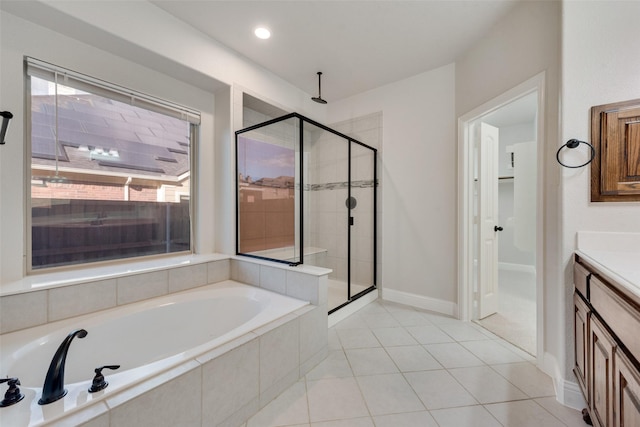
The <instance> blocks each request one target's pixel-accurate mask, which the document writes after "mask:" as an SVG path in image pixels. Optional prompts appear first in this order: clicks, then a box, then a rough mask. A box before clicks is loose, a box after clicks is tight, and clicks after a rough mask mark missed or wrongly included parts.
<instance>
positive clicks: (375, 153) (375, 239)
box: [235, 112, 378, 314]
mask: <svg viewBox="0 0 640 427" xmlns="http://www.w3.org/2000/svg"><path fill="white" fill-rule="evenodd" d="M292 118H297V119H298V120H299V127H298V132H299V135H298V137H299V141H298V144H299V153H298V154H299V156H300V158H299V170H298V171H297V172H298V173H299V184H298V185H299V188H298V196H299V201H298V203H299V206H298V210H299V230H298V232H299V242H298V244H299V246H300V254H299V256H298V261H294V262H290V261H287V260H281V259H277V258H269V257H265V256H260V255H255V254H250V253H243V252H240V191H239V188H240V181H239V164H238V137H239V136H240V135H241V134H243V133H246V132H250V131H254V130H256V129H260V128H263V127H266V126H270V125H273V124H275V123H279V122H282V121H285V120H289V119H292ZM305 122H306V123H309V124H311V125H313V126H316V127H318V128H320V129H322V130H324V131H327V132H330V133H332V134H334V135H336V136H339V137H341V138H343V139H345V140H346V142H347V143H348V162H347V165H348V166H347V167H348V185H347V197H348V198H350V197H351V188H352V181H351V160H352V159H351V147H352V143H354V144H358V145H359V146H361V147H364V148H366V149H369V150H371V151H372V153H373V165H372V166H373V187H372V188H373V230H372V231H373V248H372V249H373V271H372V284H371V286H369V287H368V288H366V289H365V290H363V291H361V292H358V293H357V294H355V295H351V223H350V222H349V219H350V218H351V208H349V209H347V223H348V224H349V225H348V228H347V283H346V284H347V300H346V301H345V302H344V303H342V304H340V305H338V306H336V307H334V308H332V309H331V310H329V314H331V313H333V312H334V311H336V310H339V309H341V308H342V307H344V306H346V305H348V304H350V303H351V302H353V301H355V300H357V299H358V298H360V297H362V296H364V295H366V294H368V293H369V292H372V291H373V290H375V289H377V264H378V260H377V257H378V234H377V233H378V218H377V216H378V212H377V210H378V209H377V207H378V191H377V190H378V168H377V161H378V150H377V149H376V148H374V147H371V146H370V145H367V144H365V143H363V142H361V141H358V140H357V139H355V138H352V137H350V136H348V135H345V134H343V133H341V132H338V131H337V130H335V129H332V128H330V127H328V126H325V125H323V124H322V123H318V122H317V121H315V120H312V119H310V118H308V117H305V116H303V115H301V114H299V113H296V112H293V113H289V114H285V115H284V116H281V117H277V118H275V119H271V120H267V121H265V122H262V123H258V124H255V125H252V126H249V127H246V128H243V129H240V130H237V131H236V132H235V163H236V165H235V166H236V167H235V175H236V176H235V182H236V189H235V194H236V255H242V256H247V257H251V258H257V259H262V260H266V261H273V262H279V263H284V264H287V265H289V266H290V267H295V266H297V265H300V264H304V206H305V204H304V172H305V167H304V161H303V159H304V123H305Z"/></svg>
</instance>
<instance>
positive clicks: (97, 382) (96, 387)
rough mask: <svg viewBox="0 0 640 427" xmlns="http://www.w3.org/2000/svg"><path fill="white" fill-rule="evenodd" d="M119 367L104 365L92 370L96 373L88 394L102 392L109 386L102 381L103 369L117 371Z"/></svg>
mask: <svg viewBox="0 0 640 427" xmlns="http://www.w3.org/2000/svg"><path fill="white" fill-rule="evenodd" d="M119 367H120V365H105V366H100V367H99V368H96V369H94V372H95V373H96V375H95V377H93V382H92V383H91V387H89V393H95V392H96V391H100V390H104V389H105V388H107V386H108V385H109V383H108V382H106V381H105V380H104V375H102V370H103V369H111V370H115V369H118V368H119Z"/></svg>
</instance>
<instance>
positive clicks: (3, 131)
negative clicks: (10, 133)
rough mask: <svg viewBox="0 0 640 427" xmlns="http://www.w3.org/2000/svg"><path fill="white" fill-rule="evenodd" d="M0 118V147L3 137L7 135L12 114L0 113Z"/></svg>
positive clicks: (2, 143)
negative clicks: (0, 118) (0, 126)
mask: <svg viewBox="0 0 640 427" xmlns="http://www.w3.org/2000/svg"><path fill="white" fill-rule="evenodd" d="M0 116H1V117H2V128H0V145H4V143H5V141H4V137H5V135H6V134H7V128H8V127H9V120H11V119H12V118H13V114H11V113H10V112H8V111H0Z"/></svg>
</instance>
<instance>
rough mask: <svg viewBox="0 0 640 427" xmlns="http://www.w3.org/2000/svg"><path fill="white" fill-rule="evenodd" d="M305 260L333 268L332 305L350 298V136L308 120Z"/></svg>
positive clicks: (306, 136)
mask: <svg viewBox="0 0 640 427" xmlns="http://www.w3.org/2000/svg"><path fill="white" fill-rule="evenodd" d="M304 152H305V158H306V159H307V160H306V165H305V170H306V171H308V172H307V173H305V174H304V175H305V177H306V182H308V184H306V185H305V186H304V189H305V191H304V196H303V199H304V203H303V205H304V206H305V208H304V209H305V210H304V230H305V232H304V237H305V244H304V253H305V256H304V263H305V264H308V265H316V266H319V267H326V268H330V269H331V270H333V271H332V272H331V273H330V274H329V283H328V285H329V287H328V309H329V310H332V309H334V308H336V307H338V306H341V305H343V304H344V303H346V302H347V301H349V293H348V280H349V258H348V257H349V251H348V245H347V235H348V232H349V225H348V217H347V215H346V213H345V212H346V207H345V200H346V199H347V197H348V186H349V144H348V140H347V139H345V138H343V137H342V136H340V135H337V134H335V133H334V132H330V131H327V130H326V129H323V128H320V127H318V126H315V125H314V124H311V123H305V124H304Z"/></svg>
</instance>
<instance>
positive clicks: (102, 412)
mask: <svg viewBox="0 0 640 427" xmlns="http://www.w3.org/2000/svg"><path fill="white" fill-rule="evenodd" d="M227 261H229V260H227ZM234 261H236V260H231V261H230V262H229V268H228V270H227V271H229V272H230V271H231V268H230V267H231V264H232V263H234ZM251 264H253V263H252V262H251V261H240V262H239V263H238V264H236V265H235V270H236V271H241V272H242V271H244V270H245V269H250V270H251V268H252V266H251ZM207 267H209V266H207ZM262 267H264V268H266V270H265V271H266V272H267V273H273V274H276V275H277V274H278V273H277V271H276V270H278V269H284V270H285V275H284V277H285V280H286V281H287V282H286V286H285V290H286V289H290V290H291V292H292V293H295V294H300V293H301V292H302V291H301V288H303V287H304V286H310V287H315V288H316V289H314V290H311V291H308V290H305V292H307V294H308V295H310V296H312V297H313V296H314V295H315V299H316V301H317V302H322V301H323V300H324V304H323V305H308V306H306V307H303V308H301V309H298V310H296V311H295V312H293V313H290V314H288V315H286V316H284V317H282V318H280V319H277V320H275V321H273V322H271V323H269V324H267V325H264V326H262V327H259V328H257V329H255V330H253V331H252V332H249V333H247V334H245V335H243V336H241V337H240V338H238V339H236V340H234V341H231V342H229V343H227V344H224V345H222V346H220V347H218V348H216V349H214V350H212V351H210V352H208V353H206V354H203V355H201V356H199V357H196V358H195V359H192V360H189V361H187V362H185V363H183V364H181V365H179V366H177V367H175V368H172V369H169V370H168V371H166V372H163V373H161V374H159V375H156V376H154V377H152V378H149V379H147V380H145V381H142V382H141V383H138V384H136V385H134V386H133V387H131V388H129V389H127V390H124V391H122V392H119V393H117V394H114V395H113V396H106V398H105V399H104V400H101V401H98V402H96V404H93V405H91V406H89V407H85V408H82V409H80V410H78V411H75V412H73V413H71V414H69V416H68V417H65V418H64V419H63V420H60V421H59V422H53V423H52V424H51V425H81V424H82V425H96V426H98V425H100V426H104V425H113V426H129V425H130V426H147V425H148V426H165V425H166V426H169V425H171V426H173V425H180V426H189V425H193V426H200V425H207V426H237V425H240V424H242V423H244V422H245V421H246V420H247V419H248V418H249V417H250V416H252V415H253V414H254V413H256V412H257V411H258V410H259V409H260V408H261V407H264V406H265V405H266V404H268V403H269V402H270V401H271V400H273V399H274V398H275V397H276V396H278V395H279V394H280V393H281V392H282V391H283V390H285V389H287V388H288V387H289V386H290V385H292V384H294V383H295V382H296V381H297V380H298V379H299V378H300V377H301V376H303V375H305V374H306V373H307V372H308V371H309V370H311V369H312V368H313V367H315V366H316V365H317V364H318V363H320V362H321V361H322V360H323V359H324V358H325V357H326V355H327V352H328V345H327V343H328V329H327V308H326V289H325V290H321V289H319V288H321V287H323V286H324V287H326V274H327V272H326V271H319V270H315V271H314V272H313V273H312V274H309V273H305V272H303V271H293V272H288V271H286V270H287V269H288V267H284V266H283V267H282V268H279V267H278V266H272V265H259V267H258V271H259V270H260V268H262ZM272 268H275V270H271V269H272ZM251 271H252V270H251ZM201 273H202V271H200V272H196V275H198V274H201ZM289 273H291V274H289ZM293 273H295V274H293ZM229 274H230V273H229ZM307 276H309V277H307ZM296 280H300V281H301V283H296ZM323 295H324V299H323ZM63 401H64V399H63V400H61V401H60V402H63ZM18 405H19V404H18ZM52 405H55V404H52ZM43 409H46V407H43ZM0 415H1V414H0ZM24 425H29V421H28V420H26V421H25V423H24Z"/></svg>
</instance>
